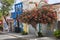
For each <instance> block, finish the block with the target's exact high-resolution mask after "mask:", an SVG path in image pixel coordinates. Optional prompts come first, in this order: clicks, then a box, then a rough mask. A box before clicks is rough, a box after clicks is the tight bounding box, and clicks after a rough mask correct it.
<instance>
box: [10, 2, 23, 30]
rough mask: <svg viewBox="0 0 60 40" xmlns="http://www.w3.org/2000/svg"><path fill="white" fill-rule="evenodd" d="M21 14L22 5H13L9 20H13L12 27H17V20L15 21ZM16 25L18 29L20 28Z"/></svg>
mask: <svg viewBox="0 0 60 40" xmlns="http://www.w3.org/2000/svg"><path fill="white" fill-rule="evenodd" d="M22 13H23V3H22V2H20V3H18V4H15V12H13V13H11V18H13V19H14V27H15V26H16V25H17V20H16V18H17V16H19V15H20V14H22ZM18 24H19V27H20V26H21V25H20V23H18ZM20 29H22V28H20Z"/></svg>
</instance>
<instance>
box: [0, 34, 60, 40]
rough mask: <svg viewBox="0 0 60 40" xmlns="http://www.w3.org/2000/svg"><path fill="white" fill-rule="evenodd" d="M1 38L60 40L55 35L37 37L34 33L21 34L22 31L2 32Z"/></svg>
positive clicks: (4, 39)
mask: <svg viewBox="0 0 60 40" xmlns="http://www.w3.org/2000/svg"><path fill="white" fill-rule="evenodd" d="M0 40H60V39H55V38H53V37H40V38H36V37H34V36H32V35H21V34H20V33H0Z"/></svg>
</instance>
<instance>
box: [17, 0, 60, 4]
mask: <svg viewBox="0 0 60 40" xmlns="http://www.w3.org/2000/svg"><path fill="white" fill-rule="evenodd" d="M20 1H21V0H16V3H19V2H20ZM58 2H60V0H48V3H49V4H53V3H58Z"/></svg>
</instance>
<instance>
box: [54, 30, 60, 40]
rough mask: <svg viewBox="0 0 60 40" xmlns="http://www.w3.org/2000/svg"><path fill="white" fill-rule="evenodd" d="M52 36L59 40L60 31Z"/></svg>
mask: <svg viewBox="0 0 60 40" xmlns="http://www.w3.org/2000/svg"><path fill="white" fill-rule="evenodd" d="M53 34H54V36H55V37H56V38H58V39H60V30H56V31H55V32H54V33H53Z"/></svg>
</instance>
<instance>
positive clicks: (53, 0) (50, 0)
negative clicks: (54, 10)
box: [12, 0, 60, 11]
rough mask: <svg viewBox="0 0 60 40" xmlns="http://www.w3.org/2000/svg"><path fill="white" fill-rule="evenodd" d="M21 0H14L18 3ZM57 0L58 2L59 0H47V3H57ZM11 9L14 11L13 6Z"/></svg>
mask: <svg viewBox="0 0 60 40" xmlns="http://www.w3.org/2000/svg"><path fill="white" fill-rule="evenodd" d="M21 1H22V0H16V1H15V3H19V2H21ZM59 2H60V0H48V3H49V4H54V3H59ZM12 11H14V6H13V10H12Z"/></svg>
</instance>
